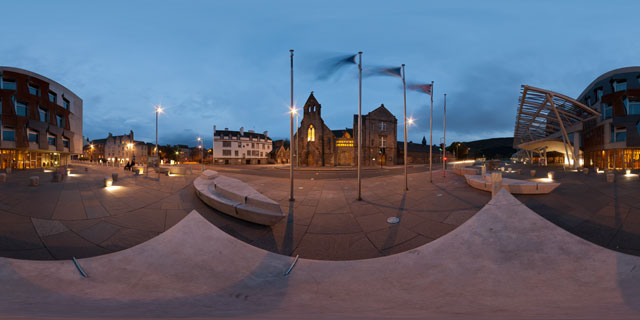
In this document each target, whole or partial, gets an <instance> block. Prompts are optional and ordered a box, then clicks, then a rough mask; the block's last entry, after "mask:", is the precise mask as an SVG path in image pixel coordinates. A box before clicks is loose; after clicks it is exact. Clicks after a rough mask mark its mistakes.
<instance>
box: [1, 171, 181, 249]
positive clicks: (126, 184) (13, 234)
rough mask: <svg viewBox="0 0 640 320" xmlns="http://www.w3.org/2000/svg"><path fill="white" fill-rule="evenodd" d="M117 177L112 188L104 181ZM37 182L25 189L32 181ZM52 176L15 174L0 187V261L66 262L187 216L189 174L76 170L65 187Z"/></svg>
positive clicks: (143, 237)
mask: <svg viewBox="0 0 640 320" xmlns="http://www.w3.org/2000/svg"><path fill="white" fill-rule="evenodd" d="M112 172H118V173H119V180H118V182H117V183H116V184H115V185H116V186H117V187H115V188H112V189H109V190H107V189H105V188H103V178H104V177H105V176H111V173H112ZM34 175H35V176H39V177H40V185H39V186H37V187H32V186H29V177H30V176H34ZM51 180H52V173H50V172H42V171H39V170H38V171H34V170H28V171H14V173H12V174H9V175H7V182H5V183H2V184H0V190H1V192H0V256H4V257H12V258H24V259H70V258H71V257H73V256H75V257H89V256H95V255H101V254H105V253H109V252H113V251H118V250H122V249H126V248H129V247H132V246H134V245H137V244H139V243H142V242H144V241H147V240H149V239H151V238H152V237H155V236H156V235H158V234H160V233H161V232H163V231H164V230H166V229H167V228H170V227H171V226H173V225H174V224H176V223H177V222H178V221H180V219H182V218H183V217H184V216H185V215H186V213H187V212H185V210H182V209H181V207H180V200H179V197H178V193H179V192H180V190H182V189H185V188H190V185H191V184H190V183H191V180H192V178H191V177H180V176H175V177H166V176H161V177H160V180H159V181H158V180H156V179H150V178H149V177H146V176H138V177H136V176H133V174H132V173H130V172H128V171H127V172H125V171H123V170H122V168H119V169H118V168H106V167H90V168H89V171H88V172H85V171H84V167H79V166H74V167H73V168H72V175H71V176H69V177H67V179H66V180H65V181H64V182H62V183H56V182H52V181H51Z"/></svg>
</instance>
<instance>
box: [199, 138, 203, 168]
mask: <svg viewBox="0 0 640 320" xmlns="http://www.w3.org/2000/svg"><path fill="white" fill-rule="evenodd" d="M198 142H199V143H200V145H199V146H198V148H200V161H201V162H202V172H204V148H203V144H204V141H202V138H200V137H198Z"/></svg>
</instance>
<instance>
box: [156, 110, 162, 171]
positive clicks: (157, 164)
mask: <svg viewBox="0 0 640 320" xmlns="http://www.w3.org/2000/svg"><path fill="white" fill-rule="evenodd" d="M162 111H163V110H162V106H156V167H157V166H159V165H160V158H159V157H158V114H160V113H162Z"/></svg>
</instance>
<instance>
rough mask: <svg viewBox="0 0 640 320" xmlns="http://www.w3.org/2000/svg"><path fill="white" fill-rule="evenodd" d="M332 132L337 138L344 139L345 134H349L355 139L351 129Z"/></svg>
mask: <svg viewBox="0 0 640 320" xmlns="http://www.w3.org/2000/svg"><path fill="white" fill-rule="evenodd" d="M331 132H333V135H334V136H336V138H342V137H344V134H345V132H346V133H348V134H349V136H350V137H351V138H353V129H352V128H351V129H350V128H345V129H340V130H331Z"/></svg>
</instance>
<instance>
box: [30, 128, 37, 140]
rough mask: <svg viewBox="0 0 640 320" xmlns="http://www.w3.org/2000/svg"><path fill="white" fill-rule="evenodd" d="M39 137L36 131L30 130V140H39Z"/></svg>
mask: <svg viewBox="0 0 640 320" xmlns="http://www.w3.org/2000/svg"><path fill="white" fill-rule="evenodd" d="M38 138H39V137H38V133H37V132H36V131H32V130H29V142H38Z"/></svg>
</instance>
